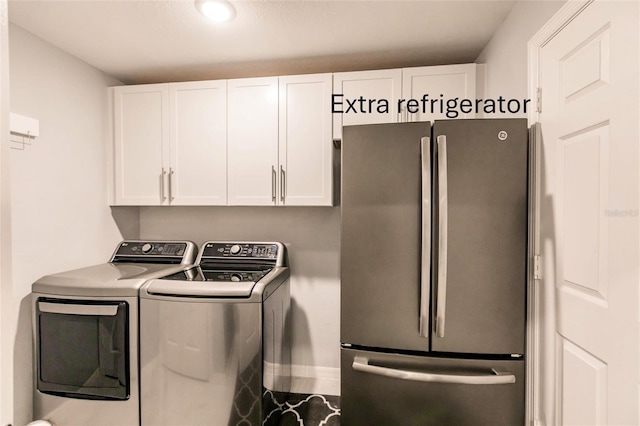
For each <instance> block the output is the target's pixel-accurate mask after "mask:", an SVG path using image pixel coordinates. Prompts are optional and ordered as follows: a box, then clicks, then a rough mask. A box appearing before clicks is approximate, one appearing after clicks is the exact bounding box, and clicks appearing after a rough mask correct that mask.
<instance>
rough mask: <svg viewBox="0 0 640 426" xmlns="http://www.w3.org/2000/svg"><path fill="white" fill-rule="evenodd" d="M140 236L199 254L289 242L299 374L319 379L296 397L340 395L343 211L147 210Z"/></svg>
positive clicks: (143, 210) (295, 356) (295, 370)
mask: <svg viewBox="0 0 640 426" xmlns="http://www.w3.org/2000/svg"><path fill="white" fill-rule="evenodd" d="M140 236H141V238H143V239H151V238H160V239H169V238H178V239H185V238H186V239H190V240H192V241H194V242H195V243H197V244H198V246H199V247H200V246H201V244H202V243H203V242H205V241H207V240H246V241H251V240H253V241H281V242H283V243H285V244H286V246H287V247H288V253H289V260H290V265H291V297H292V299H293V300H292V312H291V321H292V324H293V330H292V333H293V336H292V346H293V347H292V363H293V364H294V367H293V374H294V376H302V377H312V378H314V379H319V380H315V381H314V380H310V381H309V382H307V383H305V384H303V385H302V386H303V388H298V389H296V390H298V391H305V390H306V392H310V391H314V390H315V391H321V392H325V393H333V394H337V392H338V391H339V387H338V386H339V382H338V375H339V370H338V369H339V368H340V209H339V208H337V207H335V208H331V207H315V208H314V207H170V208H166V207H165V208H163V207H145V208H141V210H140ZM323 376H324V377H323ZM327 376H328V377H327ZM322 379H324V380H322Z"/></svg>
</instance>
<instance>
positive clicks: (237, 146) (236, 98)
mask: <svg viewBox="0 0 640 426" xmlns="http://www.w3.org/2000/svg"><path fill="white" fill-rule="evenodd" d="M227 96H228V110H227V111H228V114H229V115H228V121H227V126H228V127H227V132H228V133H227V141H228V182H229V192H228V200H229V204H230V205H247V206H260V205H275V204H276V200H277V194H276V190H277V186H278V182H277V179H278V175H279V171H278V77H265V78H246V79H237V80H228V82H227Z"/></svg>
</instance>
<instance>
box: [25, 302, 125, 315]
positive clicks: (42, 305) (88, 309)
mask: <svg viewBox="0 0 640 426" xmlns="http://www.w3.org/2000/svg"><path fill="white" fill-rule="evenodd" d="M38 308H39V309H40V312H46V313H48V314H66V315H92V316H101V317H113V316H115V315H116V313H117V312H118V306H117V305H73V304H70V303H51V302H38Z"/></svg>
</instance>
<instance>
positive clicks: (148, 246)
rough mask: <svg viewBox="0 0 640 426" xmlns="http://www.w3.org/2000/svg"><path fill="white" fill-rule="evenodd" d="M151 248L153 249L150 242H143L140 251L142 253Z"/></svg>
mask: <svg viewBox="0 0 640 426" xmlns="http://www.w3.org/2000/svg"><path fill="white" fill-rule="evenodd" d="M151 250H153V246H152V245H151V244H149V243H145V244H144V245H143V246H142V252H143V253H149V252H150V251H151Z"/></svg>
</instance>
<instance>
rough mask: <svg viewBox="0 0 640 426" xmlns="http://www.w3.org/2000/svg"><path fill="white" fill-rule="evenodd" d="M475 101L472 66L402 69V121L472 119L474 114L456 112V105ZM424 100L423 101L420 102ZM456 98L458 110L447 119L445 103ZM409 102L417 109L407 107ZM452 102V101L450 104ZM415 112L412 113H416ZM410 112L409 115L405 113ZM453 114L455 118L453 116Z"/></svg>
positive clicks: (473, 65) (474, 76)
mask: <svg viewBox="0 0 640 426" xmlns="http://www.w3.org/2000/svg"><path fill="white" fill-rule="evenodd" d="M475 97H476V64H462V65H441V66H435V67H416V68H404V69H403V70H402V99H404V100H405V101H404V103H403V104H402V107H401V111H400V116H401V120H402V121H433V120H442V119H451V118H475V114H474V113H473V112H472V113H467V114H462V113H461V112H460V107H459V102H460V100H462V99H470V100H471V101H472V102H474V100H475ZM423 98H425V101H423V100H422V99H423ZM456 98H457V102H458V106H457V107H456V108H455V109H452V110H451V111H450V112H449V116H447V101H449V100H453V99H456ZM409 99H415V100H416V101H418V105H415V104H414V105H412V106H409V109H407V102H408V100H409ZM451 102H453V101H451ZM416 110H417V112H413V111H416ZM409 111H412V112H409ZM456 112H458V113H459V114H458V115H457V116H454V115H456Z"/></svg>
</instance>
